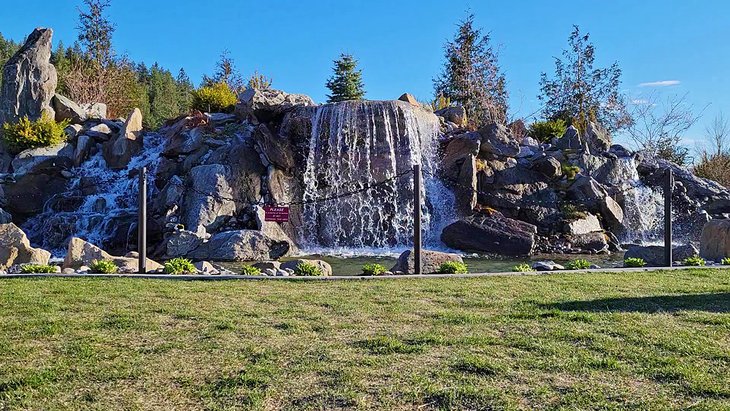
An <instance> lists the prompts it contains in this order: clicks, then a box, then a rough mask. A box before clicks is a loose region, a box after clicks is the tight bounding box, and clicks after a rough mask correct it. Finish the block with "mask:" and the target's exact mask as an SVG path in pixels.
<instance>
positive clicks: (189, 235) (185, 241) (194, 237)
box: [165, 230, 205, 258]
mask: <svg viewBox="0 0 730 411" xmlns="http://www.w3.org/2000/svg"><path fill="white" fill-rule="evenodd" d="M203 241H205V239H204V238H203V237H201V236H199V235H198V234H196V233H194V232H192V231H187V230H176V231H175V232H174V233H172V234H171V235H170V236H168V237H167V238H166V239H165V250H166V251H165V257H166V258H175V257H184V256H187V255H188V254H190V253H192V252H193V251H195V249H196V248H198V247H200V245H201V244H203Z"/></svg>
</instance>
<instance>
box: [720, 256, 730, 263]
mask: <svg viewBox="0 0 730 411" xmlns="http://www.w3.org/2000/svg"><path fill="white" fill-rule="evenodd" d="M720 264H722V265H730V257H725V258H723V259H722V261H720Z"/></svg>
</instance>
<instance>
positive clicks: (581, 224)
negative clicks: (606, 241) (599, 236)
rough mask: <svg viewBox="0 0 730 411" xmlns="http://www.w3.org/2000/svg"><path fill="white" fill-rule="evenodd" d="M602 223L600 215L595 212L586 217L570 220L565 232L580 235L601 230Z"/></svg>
mask: <svg viewBox="0 0 730 411" xmlns="http://www.w3.org/2000/svg"><path fill="white" fill-rule="evenodd" d="M601 231H603V228H601V223H600V221H598V217H596V216H594V215H593V214H586V216H585V217H583V218H580V219H577V220H573V221H570V222H568V223H567V224H566V225H565V232H566V233H568V234H571V235H580V234H588V233H595V232H601Z"/></svg>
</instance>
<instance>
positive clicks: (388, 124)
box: [299, 101, 454, 253]
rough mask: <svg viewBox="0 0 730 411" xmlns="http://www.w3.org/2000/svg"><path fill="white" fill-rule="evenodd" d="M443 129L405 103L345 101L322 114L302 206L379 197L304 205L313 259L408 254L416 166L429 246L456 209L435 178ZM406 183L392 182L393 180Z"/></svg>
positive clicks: (306, 244)
mask: <svg viewBox="0 0 730 411" xmlns="http://www.w3.org/2000/svg"><path fill="white" fill-rule="evenodd" d="M438 136H439V123H438V120H437V118H436V117H435V116H434V115H433V114H431V113H428V112H427V111H425V110H423V109H421V108H418V107H414V106H412V105H410V104H408V103H405V102H400V101H367V102H361V101H348V102H342V103H336V104H328V105H323V106H319V107H318V108H317V109H316V112H315V115H314V117H313V119H312V133H311V137H310V142H309V151H308V157H307V159H306V168H305V170H304V175H303V177H304V178H303V180H304V195H303V200H304V201H312V200H316V199H318V198H322V197H330V196H336V195H341V194H343V193H348V192H351V191H354V190H357V189H358V188H360V187H363V185H364V184H367V185H371V184H374V183H383V182H386V181H387V183H385V184H383V185H380V186H378V187H376V188H374V189H371V190H367V191H363V192H360V193H357V194H354V195H351V196H346V197H342V198H339V199H337V200H332V201H326V202H317V203H313V204H306V205H305V206H304V208H303V210H302V221H303V224H302V226H301V227H300V229H299V242H300V244H302V246H303V248H304V249H308V250H309V251H317V252H321V251H320V250H322V249H323V248H324V249H325V250H326V251H325V252H332V251H338V252H341V251H344V250H353V249H357V252H359V253H362V252H365V251H366V250H368V249H378V250H382V249H385V248H391V249H392V248H406V247H410V246H411V245H412V233H413V207H414V204H413V177H412V175H411V174H404V173H408V171H409V170H411V169H412V166H413V165H414V164H421V166H422V169H423V174H424V176H423V181H424V185H423V193H422V194H423V198H425V199H426V200H425V204H423V205H422V211H423V216H424V220H423V225H424V230H425V233H426V236H425V241H426V243H427V244H434V245H435V244H437V243H438V241H439V240H438V236H439V233H440V229H441V228H443V226H444V225H445V224H447V223H448V222H449V221H448V219H449V216H450V213H451V212H452V210H453V209H454V198H453V194H452V193H451V192H450V191H449V190H448V189H446V188H445V187H444V186H443V184H441V182H439V181H438V179H436V178H435V177H434V175H435V171H436V166H437V163H436V161H435V160H436V150H437V148H438ZM401 174H404V175H403V176H401V177H399V178H396V179H394V180H389V179H393V178H394V177H396V176H399V175H401Z"/></svg>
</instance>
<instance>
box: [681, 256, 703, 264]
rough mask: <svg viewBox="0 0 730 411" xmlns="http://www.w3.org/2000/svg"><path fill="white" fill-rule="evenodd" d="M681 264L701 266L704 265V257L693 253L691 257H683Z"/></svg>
mask: <svg viewBox="0 0 730 411" xmlns="http://www.w3.org/2000/svg"><path fill="white" fill-rule="evenodd" d="M682 264H684V265H693V266H697V267H702V266H704V265H705V259H704V258H702V257H700V256H698V255H695V256H692V257H687V258H685V259H684V261H682Z"/></svg>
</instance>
